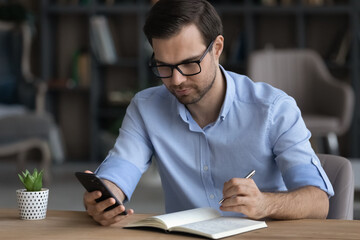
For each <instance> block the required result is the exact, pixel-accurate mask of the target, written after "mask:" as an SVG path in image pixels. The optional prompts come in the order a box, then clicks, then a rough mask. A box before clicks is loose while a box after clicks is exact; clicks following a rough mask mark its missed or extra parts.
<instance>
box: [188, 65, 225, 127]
mask: <svg viewBox="0 0 360 240" xmlns="http://www.w3.org/2000/svg"><path fill="white" fill-rule="evenodd" d="M217 71H218V72H217V74H216V75H217V76H216V79H215V82H214V85H213V86H212V88H211V89H210V90H209V92H208V93H207V94H206V95H205V96H204V97H203V98H202V99H200V101H198V102H197V103H194V104H189V105H187V106H186V107H187V108H188V110H189V111H190V113H191V116H192V117H193V119H194V120H195V121H196V122H197V124H198V125H199V126H200V127H201V128H204V127H205V126H207V125H208V124H210V123H212V122H215V121H216V119H217V118H218V116H219V114H220V110H221V107H222V105H223V103H224V99H225V94H226V81H225V76H224V75H223V73H222V71H221V70H220V68H218V70H217Z"/></svg>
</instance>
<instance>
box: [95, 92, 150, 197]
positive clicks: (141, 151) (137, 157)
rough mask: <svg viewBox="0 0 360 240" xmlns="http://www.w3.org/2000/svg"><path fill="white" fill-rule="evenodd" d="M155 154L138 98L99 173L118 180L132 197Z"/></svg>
mask: <svg viewBox="0 0 360 240" xmlns="http://www.w3.org/2000/svg"><path fill="white" fill-rule="evenodd" d="M152 154H153V150H152V146H151V142H150V141H149V138H148V136H147V134H146V131H145V127H144V124H143V123H142V117H141V115H140V113H139V110H138V99H137V98H136V97H135V98H134V99H133V100H132V102H131V103H130V105H129V107H128V109H127V111H126V115H125V117H124V120H123V124H122V126H121V129H120V132H119V136H118V138H117V139H116V143H115V145H114V147H113V149H112V150H111V151H110V152H109V154H108V156H107V157H106V158H105V160H104V161H103V162H102V163H101V165H100V166H99V167H98V169H97V170H96V171H95V173H96V174H97V175H98V176H99V177H100V178H103V179H107V180H109V181H111V182H113V183H115V184H116V185H117V186H118V187H119V188H120V189H121V190H122V191H123V192H124V194H125V195H126V197H127V200H130V198H131V196H132V194H133V192H134V190H135V188H136V185H137V183H138V182H139V180H140V177H141V175H142V174H143V173H144V172H145V171H146V169H147V168H148V167H149V165H150V161H151V156H152Z"/></svg>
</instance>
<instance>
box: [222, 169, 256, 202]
mask: <svg viewBox="0 0 360 240" xmlns="http://www.w3.org/2000/svg"><path fill="white" fill-rule="evenodd" d="M254 175H255V170H252V171H251V172H249V173H248V175H246V177H245V178H252V177H253V176H254ZM223 201H225V198H223V199H221V200H220V201H219V204H222V202H223Z"/></svg>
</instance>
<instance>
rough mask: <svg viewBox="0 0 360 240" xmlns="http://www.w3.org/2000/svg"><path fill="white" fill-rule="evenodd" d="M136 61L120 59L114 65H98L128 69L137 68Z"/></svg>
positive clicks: (134, 59)
mask: <svg viewBox="0 0 360 240" xmlns="http://www.w3.org/2000/svg"><path fill="white" fill-rule="evenodd" d="M138 63H139V61H138V59H136V58H120V59H119V60H118V61H117V62H116V63H114V64H100V66H101V67H129V68H137V67H138Z"/></svg>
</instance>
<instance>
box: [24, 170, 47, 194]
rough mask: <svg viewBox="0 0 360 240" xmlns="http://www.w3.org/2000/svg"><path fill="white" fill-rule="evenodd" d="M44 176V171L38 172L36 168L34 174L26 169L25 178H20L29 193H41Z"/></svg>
mask: <svg viewBox="0 0 360 240" xmlns="http://www.w3.org/2000/svg"><path fill="white" fill-rule="evenodd" d="M43 174H44V170H41V171H40V172H38V170H37V169H36V168H35V169H34V171H33V173H32V174H31V173H30V172H29V171H28V170H27V169H26V171H25V172H22V175H23V176H21V175H20V174H18V176H19V178H20V180H21V182H22V183H23V184H24V187H25V188H26V190H27V191H41V188H42V178H43Z"/></svg>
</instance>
